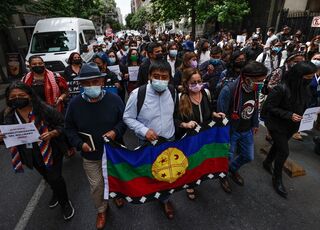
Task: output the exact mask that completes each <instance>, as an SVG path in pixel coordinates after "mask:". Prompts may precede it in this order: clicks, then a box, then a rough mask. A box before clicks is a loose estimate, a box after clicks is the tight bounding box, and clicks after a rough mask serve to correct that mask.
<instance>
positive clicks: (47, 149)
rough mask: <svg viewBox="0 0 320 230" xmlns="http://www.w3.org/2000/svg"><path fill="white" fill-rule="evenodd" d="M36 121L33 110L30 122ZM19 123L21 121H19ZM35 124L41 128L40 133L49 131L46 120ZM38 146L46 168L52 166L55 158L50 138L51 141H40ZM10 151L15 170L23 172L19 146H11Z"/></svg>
mask: <svg viewBox="0 0 320 230" xmlns="http://www.w3.org/2000/svg"><path fill="white" fill-rule="evenodd" d="M35 121H36V117H35V115H34V113H33V112H32V111H31V113H30V114H29V122H35ZM19 123H21V122H20V121H19ZM35 126H36V127H37V129H38V130H39V133H40V135H41V134H43V133H46V132H48V131H49V130H48V127H47V126H46V125H45V123H44V121H43V120H42V121H40V122H38V123H35ZM38 146H39V149H40V153H41V156H42V158H43V162H44V164H45V166H46V168H50V166H51V165H52V163H53V159H52V148H51V145H50V140H49V141H42V140H41V141H39V142H38ZM10 152H11V158H12V160H11V163H12V167H13V169H14V171H15V172H16V173H17V172H23V171H24V170H23V167H22V162H21V157H20V154H19V151H18V148H17V147H16V146H15V147H11V148H10Z"/></svg>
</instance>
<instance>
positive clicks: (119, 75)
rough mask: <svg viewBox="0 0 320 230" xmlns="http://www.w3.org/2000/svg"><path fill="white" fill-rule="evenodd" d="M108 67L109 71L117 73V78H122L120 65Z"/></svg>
mask: <svg viewBox="0 0 320 230" xmlns="http://www.w3.org/2000/svg"><path fill="white" fill-rule="evenodd" d="M108 69H109V70H110V71H111V72H114V73H115V74H117V78H118V80H119V81H121V80H122V78H121V72H120V66H119V65H112V66H108Z"/></svg>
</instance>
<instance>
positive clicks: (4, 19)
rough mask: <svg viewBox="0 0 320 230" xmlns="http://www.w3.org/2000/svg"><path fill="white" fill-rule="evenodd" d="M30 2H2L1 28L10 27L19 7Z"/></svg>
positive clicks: (0, 4)
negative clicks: (11, 19) (12, 17)
mask: <svg viewBox="0 0 320 230" xmlns="http://www.w3.org/2000/svg"><path fill="white" fill-rule="evenodd" d="M28 2H29V0H4V1H0V9H1V11H0V28H6V27H7V26H8V25H10V18H11V16H12V15H13V14H15V13H17V12H18V10H17V7H18V6H22V5H23V4H26V3H28Z"/></svg>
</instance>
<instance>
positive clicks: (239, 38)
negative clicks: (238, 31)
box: [237, 35, 246, 43]
mask: <svg viewBox="0 0 320 230" xmlns="http://www.w3.org/2000/svg"><path fill="white" fill-rule="evenodd" d="M245 42H246V36H244V35H237V43H245Z"/></svg>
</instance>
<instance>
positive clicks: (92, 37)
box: [83, 30, 96, 45]
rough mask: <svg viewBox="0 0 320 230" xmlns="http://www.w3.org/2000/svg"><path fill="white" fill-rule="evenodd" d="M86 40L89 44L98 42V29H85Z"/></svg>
mask: <svg viewBox="0 0 320 230" xmlns="http://www.w3.org/2000/svg"><path fill="white" fill-rule="evenodd" d="M83 33H84V37H85V40H86V42H87V44H88V45H90V44H91V43H93V42H96V31H95V30H83Z"/></svg>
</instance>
